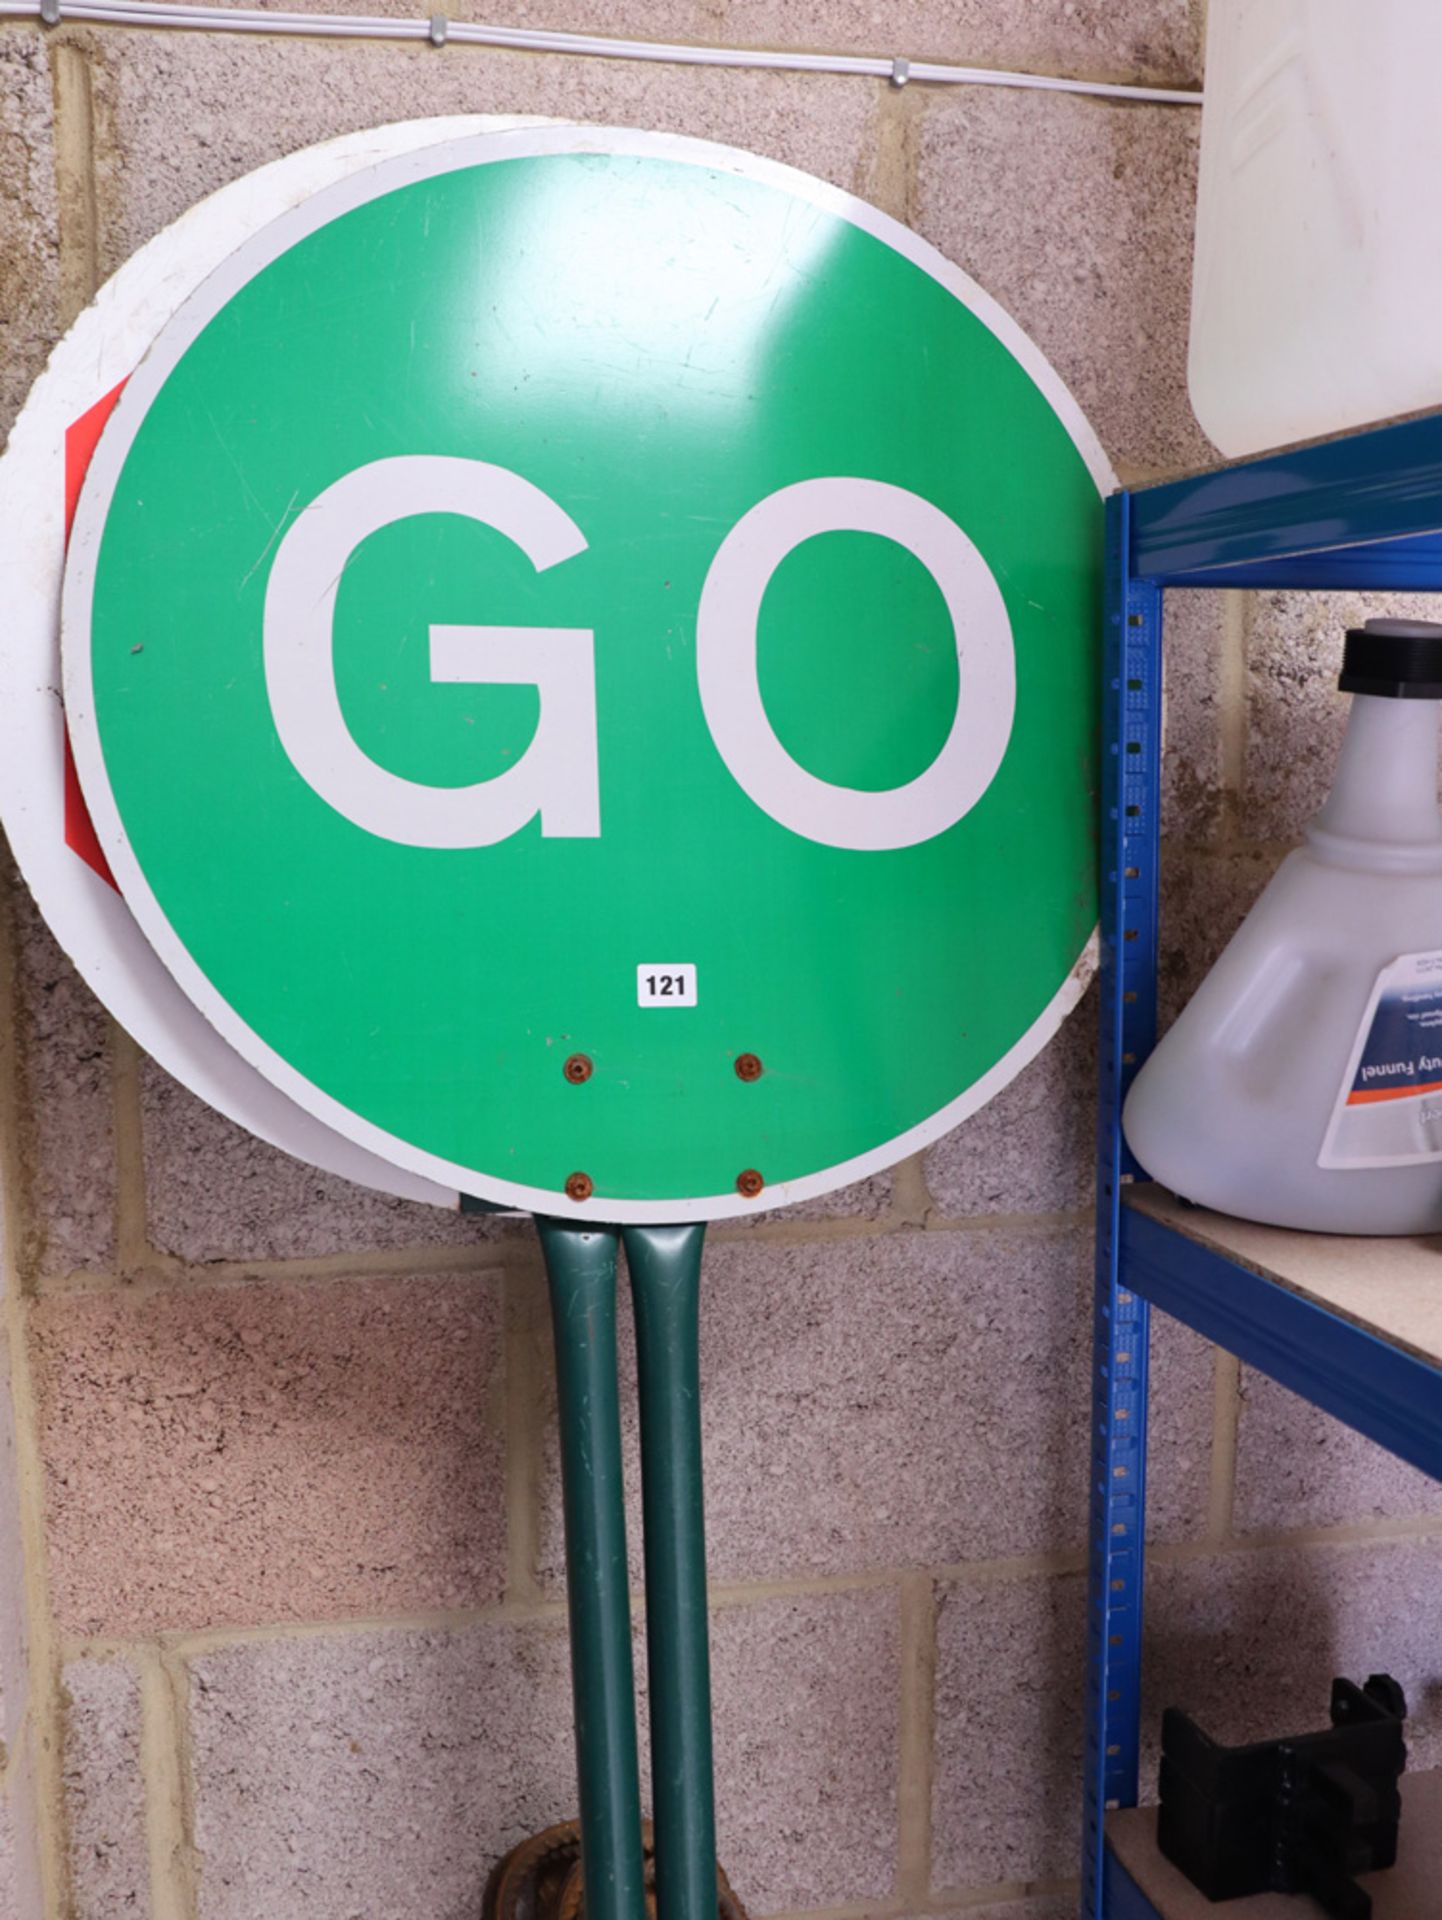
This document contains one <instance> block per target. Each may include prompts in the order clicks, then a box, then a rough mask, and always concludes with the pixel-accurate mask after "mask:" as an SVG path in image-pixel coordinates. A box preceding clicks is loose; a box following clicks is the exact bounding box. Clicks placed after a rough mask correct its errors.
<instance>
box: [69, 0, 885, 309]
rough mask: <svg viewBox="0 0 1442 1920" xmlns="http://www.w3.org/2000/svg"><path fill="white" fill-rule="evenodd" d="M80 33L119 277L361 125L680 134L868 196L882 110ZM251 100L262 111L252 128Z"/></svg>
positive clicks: (419, 61)
mask: <svg viewBox="0 0 1442 1920" xmlns="http://www.w3.org/2000/svg"><path fill="white" fill-rule="evenodd" d="M76 33H77V36H78V41H79V43H80V44H83V45H84V46H85V47H86V49H87V51H88V53H89V57H90V58H91V60H92V62H93V65H94V72H95V107H96V127H97V143H98V151H99V155H100V160H99V165H98V189H99V195H100V208H101V237H102V252H103V265H104V269H105V271H106V272H112V271H113V270H114V268H115V267H116V266H117V265H119V263H120V262H121V261H122V260H123V259H125V258H126V256H127V255H128V254H130V253H132V252H133V251H134V250H135V248H136V247H138V246H139V245H140V244H141V242H142V241H144V240H147V239H149V238H150V236H151V235H152V234H153V233H155V232H157V231H158V230H159V229H160V228H161V227H163V226H165V225H166V224H167V223H168V222H169V221H171V220H173V219H175V218H176V216H177V215H178V214H180V213H182V212H184V211H185V209H186V208H187V207H188V206H190V205H192V204H193V203H194V202H195V201H196V200H199V199H201V198H202V197H203V196H204V195H205V194H207V193H211V192H213V191H214V190H215V188H216V187H218V186H221V185H223V184H224V182H225V181H227V180H232V179H234V178H235V177H236V176H237V175H239V174H242V173H246V172H249V171H250V170H251V169H252V168H254V167H257V166H260V165H261V164H262V163H263V162H264V161H267V160H272V159H275V158H276V157H277V156H278V155H280V154H283V153H289V152H292V151H293V150H294V149H295V148H297V147H302V146H307V145H310V144H311V143H313V142H314V141H317V140H324V139H329V138H331V137H333V136H334V135H336V134H339V133H347V132H350V131H352V130H353V129H355V128H359V127H368V126H376V125H379V124H381V123H384V122H386V121H393V120H406V119H412V118H417V117H421V116H424V115H427V114H448V113H508V114H510V113H523V114H524V113H534V114H545V115H550V116H553V117H555V118H558V119H562V120H589V121H595V122H600V123H602V124H605V125H613V126H636V127H647V128H666V129H669V130H671V131H674V132H678V133H687V134H692V135H695V136H697V137H698V138H703V139H710V140H721V141H725V142H728V143H730V144H733V145H737V146H743V147H748V148H750V149H751V150H753V151H755V152H757V153H762V154H767V155H769V156H770V157H771V158H773V159H777V160H784V161H787V162H789V163H790V164H791V165H793V166H798V167H804V168H805V169H807V171H809V172H811V173H816V174H819V175H821V176H822V178H824V179H827V180H832V181H835V182H836V183H837V184H838V185H840V186H844V187H852V188H854V187H855V186H856V185H857V184H858V182H859V181H860V179H861V178H862V170H863V163H864V154H865V146H866V139H867V132H868V127H869V124H870V120H871V115H872V112H873V109H874V103H875V98H876V88H875V87H874V86H873V85H871V84H869V83H867V82H865V81H862V82H857V81H855V80H850V79H845V78H836V77H831V76H826V75H799V74H772V73H755V72H752V73H738V72H725V71H721V70H717V69H699V68H690V67H686V68H681V67H669V66H655V65H649V64H637V63H635V62H631V61H619V60H600V59H597V60H581V59H576V58H574V57H571V56H559V55H547V54H521V53H497V52H492V51H489V50H487V49H482V48H478V47H460V46H451V47H448V48H447V49H446V50H445V51H444V52H437V51H436V50H435V49H434V48H432V47H428V46H412V45H388V44H381V43H379V42H372V43H369V44H360V45H345V46H341V45H337V44H334V43H330V44H327V43H324V42H317V41H308V40H273V41H261V40H240V39H225V38H222V37H219V36H207V35H200V34H195V35H184V36H182V35H178V34H177V35H155V36H144V37H142V36H138V35H126V36H121V35H118V34H111V35H106V36H103V37H102V36H100V35H95V34H89V35H87V34H85V33H83V31H82V30H79V29H77V30H76ZM237 100H247V101H249V102H251V103H252V105H253V109H254V110H253V111H250V112H247V113H245V114H237V113H236V112H235V111H234V103H235V101H237Z"/></svg>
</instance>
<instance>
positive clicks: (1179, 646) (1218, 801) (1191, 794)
mask: <svg viewBox="0 0 1442 1920" xmlns="http://www.w3.org/2000/svg"><path fill="white" fill-rule="evenodd" d="M1226 602H1227V596H1226V595H1225V594H1221V593H1203V592H1198V591H1195V590H1192V589H1187V590H1186V591H1181V590H1178V591H1174V592H1172V593H1170V594H1168V595H1167V602H1166V626H1165V651H1164V656H1163V665H1164V675H1163V689H1164V696H1165V707H1166V723H1165V727H1164V730H1163V735H1162V740H1163V753H1162V832H1163V833H1165V834H1168V835H1171V836H1173V837H1174V838H1176V839H1178V840H1205V839H1207V838H1208V837H1209V836H1210V835H1211V834H1213V833H1215V832H1216V830H1217V827H1218V825H1219V823H1220V820H1221V811H1222V779H1223V772H1222V732H1223V712H1222V705H1223V653H1224V648H1225V645H1226V639H1225V622H1226V617H1227V607H1226Z"/></svg>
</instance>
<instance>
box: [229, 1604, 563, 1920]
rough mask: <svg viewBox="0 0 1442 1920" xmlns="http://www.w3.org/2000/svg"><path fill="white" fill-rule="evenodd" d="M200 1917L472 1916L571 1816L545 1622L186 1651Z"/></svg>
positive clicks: (559, 1638)
mask: <svg viewBox="0 0 1442 1920" xmlns="http://www.w3.org/2000/svg"><path fill="white" fill-rule="evenodd" d="M191 1725H192V1739H193V1752H194V1757H195V1838H196V1844H197V1846H198V1847H199V1849H200V1852H201V1854H202V1856H203V1858H204V1863H205V1865H204V1871H203V1873H202V1875H201V1880H200V1920H255V1916H256V1915H258V1914H277V1915H279V1914H297V1915H298V1914H305V1915H306V1916H307V1920H355V1916H357V1915H362V1914H367V1915H368V1914H377V1915H379V1914H396V1915H400V1914H404V1915H405V1916H406V1920H451V1917H452V1916H455V1915H460V1914H463V1913H464V1914H470V1913H478V1912H479V1911H480V1900H481V1892H482V1889H483V1887H484V1885H485V1879H486V1874H487V1873H488V1872H489V1870H490V1867H491V1866H492V1864H493V1863H494V1861H495V1860H496V1859H497V1858H498V1857H499V1856H500V1855H501V1854H502V1853H504V1852H506V1851H507V1850H508V1849H509V1848H510V1847H512V1846H514V1845H515V1844H516V1843H517V1842H518V1841H520V1840H523V1839H525V1838H526V1837H527V1836H528V1835H529V1834H531V1833H533V1832H535V1831H536V1830H537V1829H539V1828H541V1827H543V1826H546V1825H548V1824H549V1823H551V1822H552V1821H555V1820H561V1819H565V1818H567V1817H568V1816H573V1815H574V1812H575V1798H576V1795H575V1768H574V1760H573V1758H572V1753H571V1716H570V1682H569V1678H568V1672H567V1656H566V1641H565V1635H564V1633H563V1632H562V1631H561V1630H560V1628H559V1625H558V1624H550V1625H538V1624H531V1625H526V1626H511V1625H508V1624H501V1623H494V1624H488V1625H486V1626H482V1627H477V1628H474V1629H471V1630H468V1631H463V1632H457V1633H439V1632H436V1633H409V1632H407V1633H400V1632H397V1633H365V1634H346V1635H342V1636H337V1637H335V1638H328V1637H320V1636H310V1635H308V1636H306V1637H305V1638H304V1639H298V1640H270V1641H262V1642H259V1643H248V1644H242V1645H239V1646H235V1647H232V1648H230V1649H228V1650H226V1651H223V1652H219V1653H209V1654H206V1655H204V1656H202V1657H201V1658H199V1659H198V1660H196V1661H195V1662H194V1663H193V1666H192V1689H191Z"/></svg>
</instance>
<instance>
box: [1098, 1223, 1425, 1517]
mask: <svg viewBox="0 0 1442 1920" xmlns="http://www.w3.org/2000/svg"><path fill="white" fill-rule="evenodd" d="M1123 1200H1124V1205H1123V1207H1122V1210H1121V1213H1122V1219H1121V1245H1122V1267H1121V1270H1122V1272H1123V1273H1124V1274H1125V1275H1126V1278H1127V1284H1128V1285H1129V1286H1130V1287H1132V1288H1133V1290H1134V1291H1135V1292H1137V1293H1138V1294H1140V1295H1141V1296H1142V1298H1143V1299H1145V1300H1150V1301H1151V1302H1152V1304H1153V1305H1154V1306H1158V1307H1160V1308H1162V1309H1163V1311H1164V1312H1167V1313H1170V1314H1172V1315H1173V1316H1174V1317H1175V1318H1176V1319H1179V1320H1183V1321H1185V1322H1186V1324H1187V1325H1188V1326H1190V1327H1194V1328H1195V1329H1196V1330H1197V1332H1199V1333H1201V1334H1204V1335H1205V1336H1206V1337H1207V1338H1208V1339H1210V1340H1215V1341H1216V1342H1217V1344H1218V1345H1219V1346H1222V1347H1225V1348H1227V1349H1228V1351H1230V1352H1232V1353H1236V1354H1238V1355H1239V1356H1240V1357H1241V1358H1242V1359H1243V1360H1245V1361H1246V1362H1247V1363H1248V1364H1249V1365H1251V1366H1254V1367H1256V1368H1258V1369H1259V1370H1260V1371H1261V1372H1263V1373H1266V1374H1270V1375H1271V1377H1272V1378H1273V1379H1275V1380H1279V1381H1280V1382H1281V1383H1282V1385H1283V1386H1285V1387H1290V1388H1291V1389H1292V1391H1293V1392H1295V1393H1299V1394H1301V1395H1302V1396H1303V1398H1304V1399H1308V1400H1311V1401H1313V1402H1315V1403H1316V1404H1317V1405H1318V1406H1321V1407H1324V1408H1325V1409H1326V1410H1327V1412H1329V1413H1332V1414H1334V1415H1336V1417H1337V1418H1338V1419H1340V1420H1344V1421H1346V1422H1347V1424H1348V1425H1349V1426H1353V1427H1355V1428H1357V1430H1358V1431H1359V1432H1361V1433H1365V1434H1366V1435H1367V1436H1368V1437H1369V1438H1370V1439H1373V1440H1375V1441H1377V1442H1378V1444H1379V1445H1381V1446H1384V1447H1386V1448H1388V1449H1389V1451H1391V1452H1393V1453H1396V1454H1398V1455H1400V1457H1401V1458H1403V1459H1404V1460H1410V1461H1411V1462H1412V1464H1413V1465H1414V1466H1418V1467H1421V1468H1422V1470H1423V1471H1424V1472H1426V1473H1430V1474H1432V1475H1433V1476H1434V1477H1435V1478H1438V1479H1442V1236H1437V1237H1427V1238H1421V1237H1419V1238H1414V1239H1381V1238H1356V1239H1354V1238H1346V1237H1342V1236H1340V1235H1333V1234H1320V1233H1297V1232H1293V1231H1291V1230H1289V1229H1287V1228H1282V1227H1262V1226H1257V1225H1256V1224H1255V1223H1254V1222H1252V1221H1249V1220H1236V1219H1233V1218H1231V1217H1230V1216H1229V1215H1227V1214H1220V1213H1210V1212H1208V1211H1206V1210H1205V1209H1204V1208H1201V1207H1192V1206H1188V1205H1187V1203H1186V1202H1185V1201H1182V1200H1178V1199H1177V1198H1176V1197H1175V1196H1174V1195H1173V1194H1171V1193H1168V1192H1167V1191H1166V1189H1165V1188H1163V1187H1156V1186H1150V1185H1131V1186H1128V1187H1126V1188H1125V1189H1124V1192H1123Z"/></svg>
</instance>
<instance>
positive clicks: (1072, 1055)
mask: <svg viewBox="0 0 1442 1920" xmlns="http://www.w3.org/2000/svg"><path fill="white" fill-rule="evenodd" d="M1096 1035H1097V1000H1096V994H1095V992H1091V993H1088V994H1087V995H1086V996H1085V998H1084V999H1083V1000H1082V1002H1081V1005H1080V1006H1079V1007H1077V1008H1075V1009H1074V1011H1073V1012H1072V1013H1071V1015H1070V1016H1069V1017H1068V1019H1067V1021H1066V1024H1065V1025H1064V1026H1063V1027H1062V1029H1061V1031H1060V1033H1058V1034H1056V1035H1055V1036H1054V1037H1053V1038H1052V1039H1051V1041H1050V1042H1049V1043H1048V1044H1047V1046H1046V1047H1045V1048H1044V1049H1043V1051H1042V1052H1041V1053H1040V1054H1038V1056H1037V1058H1036V1059H1035V1060H1033V1061H1032V1063H1031V1065H1030V1066H1028V1067H1024V1068H1023V1069H1022V1071H1021V1072H1020V1073H1019V1074H1018V1075H1017V1077H1016V1079H1015V1080H1013V1081H1012V1083H1011V1085H1010V1086H1009V1087H1004V1088H1003V1089H1002V1091H1001V1092H1000V1093H999V1094H998V1095H997V1096H996V1098H995V1099H994V1100H992V1101H990V1102H988V1104H987V1105H986V1106H984V1107H983V1108H982V1109H981V1111H980V1112H979V1113H975V1114H973V1115H972V1117H971V1118H970V1119H969V1120H964V1121H963V1122H962V1124H961V1125H960V1126H959V1127H957V1128H956V1129H955V1130H954V1131H953V1132H951V1133H948V1134H945V1135H943V1137H942V1138H941V1139H940V1140H938V1141H937V1143H936V1145H935V1146H934V1147H932V1148H931V1149H930V1150H929V1151H928V1152H927V1154H926V1157H925V1160H924V1162H923V1166H924V1170H925V1175H926V1184H927V1188H928V1190H929V1191H930V1193H931V1197H932V1199H933V1200H934V1201H935V1202H936V1210H937V1212H938V1213H939V1214H941V1215H943V1216H944V1217H947V1218H950V1219H959V1218H961V1217H963V1216H966V1215H973V1214H986V1213H1057V1212H1061V1211H1063V1210H1064V1209H1066V1208H1071V1207H1083V1206H1088V1205H1089V1204H1090V1203H1091V1199H1092V1195H1093V1193H1094V1192H1095V1189H1096V1102H1097V1038H1096Z"/></svg>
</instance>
